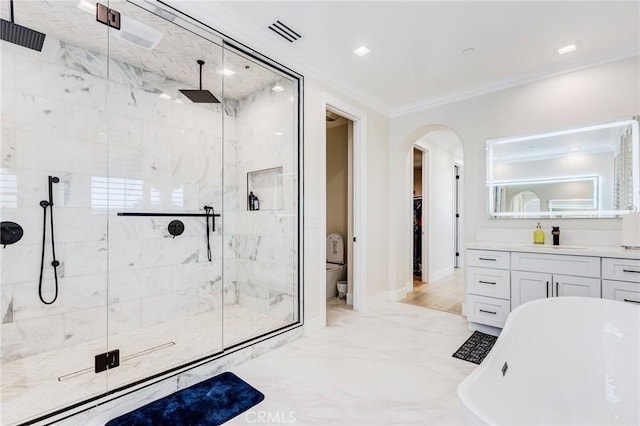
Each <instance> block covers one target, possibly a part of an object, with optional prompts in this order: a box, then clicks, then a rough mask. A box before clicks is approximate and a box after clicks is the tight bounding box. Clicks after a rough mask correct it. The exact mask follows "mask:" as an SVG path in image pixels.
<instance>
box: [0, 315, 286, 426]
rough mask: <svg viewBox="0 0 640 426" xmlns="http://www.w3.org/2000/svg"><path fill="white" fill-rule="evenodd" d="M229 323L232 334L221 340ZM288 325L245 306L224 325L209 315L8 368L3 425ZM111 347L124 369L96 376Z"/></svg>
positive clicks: (219, 317)
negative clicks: (97, 360)
mask: <svg viewBox="0 0 640 426" xmlns="http://www.w3.org/2000/svg"><path fill="white" fill-rule="evenodd" d="M223 321H224V327H225V329H227V330H231V331H229V332H225V333H224V335H221V333H220V332H219V330H222V322H223ZM288 324H290V322H288V321H283V320H279V319H276V318H273V317H270V316H268V315H264V314H261V313H258V312H256V311H253V310H251V309H248V308H245V307H243V306H240V305H226V306H225V307H224V319H223V318H222V314H221V311H216V312H207V313H202V314H198V315H193V316H191V317H185V318H182V319H178V320H174V321H170V322H164V323H161V324H156V325H153V326H150V327H144V328H140V329H136V330H133V331H131V332H127V333H121V334H117V335H113V336H109V337H108V344H107V345H106V342H105V339H100V340H95V341H91V342H85V343H81V344H77V345H74V346H69V347H66V348H62V349H57V350H54V351H50V352H44V353H41V354H37V355H33V356H29V357H25V358H20V359H16V360H13V361H9V362H3V363H2V372H1V374H2V385H1V389H0V390H1V392H0V394H1V403H2V424H3V425H4V424H15V423H20V422H25V421H28V420H29V419H33V418H37V417H39V416H42V415H45V414H46V413H50V412H53V411H56V410H60V409H62V408H64V407H67V406H71V405H73V404H76V403H79V402H82V401H85V400H87V399H90V398H92V397H95V396H99V395H104V394H105V393H107V391H110V390H113V389H117V388H119V387H122V386H126V385H128V384H131V383H134V382H137V381H140V380H144V379H145V378H147V377H151V376H153V375H156V374H158V373H161V372H163V371H167V370H170V369H172V368H175V367H176V366H179V365H184V364H187V363H189V362H191V361H194V360H197V359H201V358H203V357H206V356H209V355H213V354H215V353H220V352H221V351H222V350H223V346H224V347H229V346H232V345H234V344H237V343H240V342H243V341H246V340H248V339H250V338H252V337H253V336H259V335H261V334H264V333H268V332H270V331H273V330H276V329H278V328H281V327H283V326H286V325H288ZM216 331H217V332H216ZM223 339H224V341H223ZM169 342H170V343H172V344H168V343H169ZM107 346H108V349H116V348H117V349H120V354H121V362H120V366H119V367H118V368H115V369H112V370H108V371H106V372H102V373H98V374H96V373H94V372H93V360H94V356H95V355H96V354H98V353H101V352H104V351H105V350H106V349H107ZM150 349H155V350H150ZM78 373H80V374H78Z"/></svg>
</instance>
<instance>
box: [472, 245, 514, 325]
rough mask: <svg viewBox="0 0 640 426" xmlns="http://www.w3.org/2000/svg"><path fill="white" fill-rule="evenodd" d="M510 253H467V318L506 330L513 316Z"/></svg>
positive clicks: (486, 251) (485, 251)
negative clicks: (509, 319)
mask: <svg viewBox="0 0 640 426" xmlns="http://www.w3.org/2000/svg"><path fill="white" fill-rule="evenodd" d="M509 267H510V255H509V252H508V251H496V250H468V251H467V303H466V306H467V309H466V312H467V318H468V319H469V321H471V322H474V323H477V324H485V325H488V326H491V327H496V328H502V327H503V326H504V323H505V321H506V320H507V316H508V315H509V312H511V304H510V298H511V290H510V276H509Z"/></svg>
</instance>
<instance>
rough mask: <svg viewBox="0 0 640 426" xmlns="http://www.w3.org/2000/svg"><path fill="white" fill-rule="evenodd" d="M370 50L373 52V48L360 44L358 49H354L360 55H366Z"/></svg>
mask: <svg viewBox="0 0 640 426" xmlns="http://www.w3.org/2000/svg"><path fill="white" fill-rule="evenodd" d="M369 52H371V50H369V49H367V47H366V46H360V47H358V48H357V49H356V50H354V51H353V53H355V54H356V55H358V56H364V55H366V54H367V53H369Z"/></svg>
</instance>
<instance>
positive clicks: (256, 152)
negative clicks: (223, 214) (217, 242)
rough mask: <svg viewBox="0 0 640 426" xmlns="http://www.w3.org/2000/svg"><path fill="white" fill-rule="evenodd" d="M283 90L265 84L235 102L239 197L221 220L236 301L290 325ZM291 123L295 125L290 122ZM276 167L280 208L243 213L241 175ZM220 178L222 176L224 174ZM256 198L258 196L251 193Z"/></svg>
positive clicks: (289, 145) (292, 227)
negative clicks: (224, 221) (232, 256)
mask: <svg viewBox="0 0 640 426" xmlns="http://www.w3.org/2000/svg"><path fill="white" fill-rule="evenodd" d="M277 84H278V85H280V86H281V87H283V88H286V90H285V91H283V92H274V91H272V90H271V86H268V87H265V88H264V89H263V90H261V91H259V92H256V93H254V94H252V95H250V96H248V97H247V98H245V99H243V100H241V101H240V103H239V106H238V116H237V125H238V128H237V132H238V148H237V149H238V153H237V159H238V161H237V165H238V166H237V175H236V176H235V177H233V176H232V177H231V179H234V178H235V181H236V182H237V185H236V184H234V185H233V186H234V187H235V186H237V187H238V190H239V193H238V197H237V200H238V205H236V206H229V208H230V209H233V210H234V214H233V215H232V218H233V223H228V222H227V227H228V229H229V232H230V233H232V234H233V236H234V237H233V238H232V239H231V240H230V241H229V244H230V245H231V248H232V250H233V251H234V252H235V263H234V264H233V266H232V267H234V268H235V277H236V284H237V293H238V303H239V304H240V305H243V306H245V307H248V308H250V309H253V310H257V311H259V312H261V313H264V314H267V315H270V316H272V317H275V318H278V319H281V320H283V321H293V320H294V319H296V318H295V315H296V314H297V312H296V309H295V307H296V304H297V298H298V293H297V291H298V289H297V265H298V262H297V253H298V246H297V241H298V235H297V227H296V226H297V214H296V212H297V206H298V194H297V192H296V190H295V188H296V176H297V165H298V158H297V150H296V145H295V140H296V139H295V137H296V135H295V132H297V128H294V126H292V122H293V121H292V117H293V116H294V115H295V114H294V111H295V110H294V107H295V103H294V102H293V99H294V98H293V85H292V83H291V82H290V81H287V80H282V81H280V82H278V83H277ZM294 124H295V123H294ZM277 167H282V176H281V177H279V178H276V179H274V181H277V182H278V183H280V182H281V185H282V188H280V189H279V191H280V192H281V193H282V196H283V203H282V208H281V209H277V210H259V211H249V210H248V209H247V193H248V192H247V173H249V172H252V171H259V170H265V169H271V168H277ZM225 175H227V176H228V174H226V172H225ZM256 195H257V196H258V197H260V194H256Z"/></svg>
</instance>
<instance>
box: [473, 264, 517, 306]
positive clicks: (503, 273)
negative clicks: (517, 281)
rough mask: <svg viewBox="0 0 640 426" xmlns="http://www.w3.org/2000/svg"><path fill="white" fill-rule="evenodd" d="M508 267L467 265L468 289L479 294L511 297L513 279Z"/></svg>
mask: <svg viewBox="0 0 640 426" xmlns="http://www.w3.org/2000/svg"><path fill="white" fill-rule="evenodd" d="M510 278H511V277H510V274H509V270H508V269H493V268H478V267H475V266H469V267H467V291H468V292H469V293H470V294H476V295H479V296H488V297H498V298H500V299H509V298H510V297H511V279H510Z"/></svg>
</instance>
